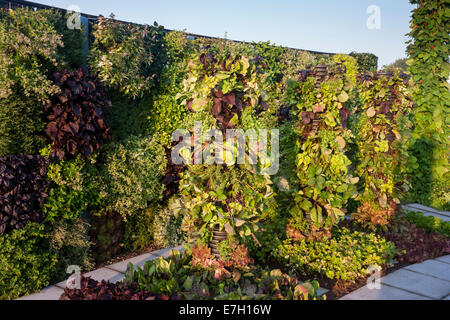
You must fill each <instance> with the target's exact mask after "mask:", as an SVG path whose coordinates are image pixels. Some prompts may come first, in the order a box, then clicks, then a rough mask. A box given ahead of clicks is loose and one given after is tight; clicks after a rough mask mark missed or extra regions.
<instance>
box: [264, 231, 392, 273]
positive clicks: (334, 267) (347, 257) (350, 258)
mask: <svg viewBox="0 0 450 320" xmlns="http://www.w3.org/2000/svg"><path fill="white" fill-rule="evenodd" d="M394 254H395V246H394V245H393V244H392V243H391V242H387V241H386V240H385V239H384V238H382V237H380V236H377V235H375V234H364V233H360V232H357V231H355V232H353V233H352V232H350V231H349V230H348V229H346V228H342V229H340V230H337V231H335V232H334V235H333V238H332V239H329V240H325V241H308V240H304V239H303V240H300V241H298V242H293V241H292V240H290V239H288V240H286V241H284V242H283V243H282V244H281V245H279V247H278V248H277V250H275V251H274V253H273V255H274V256H275V258H276V259H278V260H279V261H280V262H282V263H287V265H288V266H289V267H291V268H293V269H295V270H296V271H297V272H299V273H301V274H303V275H308V276H311V274H318V275H320V276H324V277H327V278H329V279H333V280H355V279H356V278H358V277H362V276H367V275H368V273H367V268H368V267H370V266H376V265H378V266H380V267H381V266H383V265H385V264H388V263H390V262H391V259H393V257H394Z"/></svg>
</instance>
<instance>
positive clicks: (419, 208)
mask: <svg viewBox="0 0 450 320" xmlns="http://www.w3.org/2000/svg"><path fill="white" fill-rule="evenodd" d="M402 209H404V210H407V211H416V212H422V213H423V215H425V216H433V217H437V218H440V219H442V220H443V221H450V212H448V211H439V210H437V209H434V208H430V207H426V206H423V205H421V204H418V203H411V204H405V205H402Z"/></svg>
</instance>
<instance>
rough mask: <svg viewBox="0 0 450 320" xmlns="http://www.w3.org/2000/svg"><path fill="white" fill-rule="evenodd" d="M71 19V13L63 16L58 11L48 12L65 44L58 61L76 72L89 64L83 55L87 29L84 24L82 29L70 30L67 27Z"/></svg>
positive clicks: (48, 16)
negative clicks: (68, 20)
mask: <svg viewBox="0 0 450 320" xmlns="http://www.w3.org/2000/svg"><path fill="white" fill-rule="evenodd" d="M69 17H70V14H69V13H67V14H66V15H65V16H63V15H62V14H61V13H60V12H59V11H56V10H48V11H47V19H48V20H49V22H50V23H51V24H52V25H53V27H54V28H55V30H56V32H58V34H60V35H61V40H62V42H63V44H64V46H62V47H59V48H58V51H57V52H58V61H59V62H60V63H61V64H62V65H63V66H64V68H67V69H71V70H75V69H79V68H81V67H83V66H86V63H87V59H86V58H87V57H86V55H85V54H84V53H83V45H84V41H85V38H86V35H85V30H86V27H85V26H84V25H83V24H82V25H81V28H80V29H69V28H68V27H67V19H68V18H69Z"/></svg>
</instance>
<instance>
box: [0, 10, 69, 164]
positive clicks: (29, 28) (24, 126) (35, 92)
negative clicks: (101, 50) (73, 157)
mask: <svg viewBox="0 0 450 320" xmlns="http://www.w3.org/2000/svg"><path fill="white" fill-rule="evenodd" d="M49 14H51V11H48V10H39V11H36V12H34V11H32V10H29V9H19V8H18V9H16V10H11V11H6V10H4V9H0V155H1V156H7V155H11V154H15V155H22V154H37V153H38V150H39V149H40V148H42V147H43V146H44V145H45V137H44V135H43V134H42V130H43V128H44V126H45V123H44V121H43V116H42V104H43V103H44V102H45V101H47V100H48V98H49V96H51V95H53V94H54V93H56V92H57V91H58V88H57V86H54V85H53V84H52V83H51V81H50V80H48V79H47V73H48V72H49V70H51V69H53V68H55V67H56V66H58V62H57V58H58V54H57V52H58V49H59V48H60V47H61V46H62V42H61V36H60V35H59V34H58V33H57V32H56V30H55V28H54V27H53V26H52V24H51V22H50V21H49V20H48V19H47V16H48V15H49Z"/></svg>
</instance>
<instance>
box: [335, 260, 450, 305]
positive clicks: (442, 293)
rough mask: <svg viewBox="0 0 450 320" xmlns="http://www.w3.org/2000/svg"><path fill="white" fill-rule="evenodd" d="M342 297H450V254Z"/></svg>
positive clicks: (411, 298) (409, 298)
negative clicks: (372, 286)
mask: <svg viewBox="0 0 450 320" xmlns="http://www.w3.org/2000/svg"><path fill="white" fill-rule="evenodd" d="M380 280H381V285H380V288H379V289H369V288H368V287H367V285H366V286H364V287H362V288H359V289H358V290H355V291H353V292H352V293H350V294H348V295H346V296H344V297H342V298H341V299H339V300H450V255H447V256H444V257H440V258H437V259H434V260H427V261H424V262H422V263H418V264H414V265H410V266H407V267H405V268H403V269H400V270H397V271H395V272H392V273H390V274H388V275H387V276H385V277H382V278H381V279H380Z"/></svg>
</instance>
